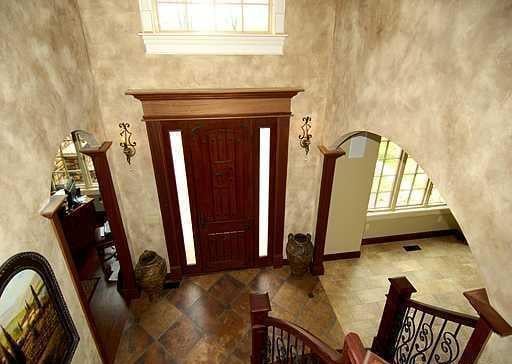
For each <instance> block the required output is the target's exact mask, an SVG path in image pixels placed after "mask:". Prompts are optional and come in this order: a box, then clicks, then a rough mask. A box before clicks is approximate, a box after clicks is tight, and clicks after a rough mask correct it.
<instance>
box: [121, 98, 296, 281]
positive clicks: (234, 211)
mask: <svg viewBox="0 0 512 364" xmlns="http://www.w3.org/2000/svg"><path fill="white" fill-rule="evenodd" d="M301 91H303V90H302V89H300V88H267V89H251V88H246V89H192V90H128V91H127V92H126V94H127V95H131V96H133V97H135V98H136V99H138V100H140V101H141V103H142V108H143V112H144V116H143V121H145V122H146V129H147V132H148V139H149V144H150V149H151V156H152V160H153V169H154V172H155V180H156V184H157V190H158V198H159V202H160V210H161V214H162V221H163V225H164V234H165V240H166V244H167V251H168V255H169V262H170V276H171V278H172V279H175V280H179V279H181V277H182V275H183V274H195V273H203V272H207V271H212V270H222V269H233V268H237V267H238V268H244V267H249V266H262V265H274V266H276V267H279V266H281V265H282V264H283V243H284V239H283V236H284V231H283V230H284V211H285V195H286V175H287V164H288V136H289V123H290V115H291V98H292V97H294V96H295V95H297V93H299V92H301ZM261 128H265V129H268V130H269V132H270V135H271V136H270V157H269V158H270V164H269V169H270V170H269V199H268V206H269V207H268V253H267V255H264V256H260V255H259V253H258V234H259V232H258V229H259V225H258V224H259V222H258V221H259V220H258V211H259V210H258V209H259V207H258V203H257V202H258V196H259V194H258V193H259V179H258V176H259V148H260V139H259V135H260V132H259V131H258V130H259V129H261ZM174 131H179V132H180V133H181V134H180V135H181V138H182V144H183V152H184V162H185V170H186V174H187V176H186V179H187V180H186V183H187V185H188V189H189V200H190V201H189V202H190V215H191V220H192V229H193V235H194V244H195V254H196V264H188V265H187V260H186V251H185V244H184V239H183V231H182V226H181V217H180V211H179V202H178V195H177V188H176V176H175V172H174V164H173V151H172V148H171V143H170V132H174ZM235 172H236V173H235ZM212 181H213V182H212ZM198 184H199V185H198ZM240 186H242V188H240ZM226 191H227V192H226ZM218 199H220V200H223V199H224V200H225V201H228V202H229V204H228V205H226V204H224V205H222V206H221V207H222V208H221V209H220V210H219V209H217V207H218V206H217V205H215V204H216V203H217V202H218ZM241 201H244V202H243V203H242V202H241ZM219 206H220V205H219ZM233 206H234V207H233ZM221 210H222V211H221ZM227 216H229V218H228V217H227ZM243 242H246V244H247V246H242V245H243ZM239 247H241V248H239ZM240 249H242V250H244V249H246V250H247V252H244V251H242V252H240V251H239V250H240Z"/></svg>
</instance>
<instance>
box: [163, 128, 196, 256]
mask: <svg viewBox="0 0 512 364" xmlns="http://www.w3.org/2000/svg"><path fill="white" fill-rule="evenodd" d="M169 138H170V141H171V152H172V163H173V165H174V177H175V179H176V191H177V192H178V205H179V210H180V219H181V230H182V232H183V243H184V245H185V257H186V261H187V265H194V264H196V251H195V243H194V233H193V230H192V217H191V213H190V200H189V196H188V183H187V172H186V169H185V156H184V154H183V140H182V137H181V131H171V132H169Z"/></svg>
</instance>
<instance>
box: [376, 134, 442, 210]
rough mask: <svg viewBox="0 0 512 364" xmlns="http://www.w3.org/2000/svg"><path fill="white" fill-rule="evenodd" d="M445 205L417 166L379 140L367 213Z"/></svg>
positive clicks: (386, 141)
mask: <svg viewBox="0 0 512 364" xmlns="http://www.w3.org/2000/svg"><path fill="white" fill-rule="evenodd" d="M444 204H445V202H444V200H443V198H442V197H441V195H440V194H439V191H438V190H437V189H436V188H435V186H434V184H433V183H432V181H431V180H430V178H428V176H427V175H426V173H425V171H424V170H423V169H422V168H421V167H420V166H419V165H418V163H416V161H415V160H414V159H413V158H412V157H411V156H410V155H409V154H408V153H407V152H405V151H404V150H402V149H401V148H400V147H399V146H398V145H396V144H395V143H393V142H392V141H390V140H388V139H386V138H382V139H381V142H380V146H379V154H378V156H377V163H376V164H375V173H374V176H373V183H372V190H371V193H370V200H369V201H368V211H369V212H373V211H387V210H390V211H393V210H397V209H411V208H421V207H429V206H440V205H444Z"/></svg>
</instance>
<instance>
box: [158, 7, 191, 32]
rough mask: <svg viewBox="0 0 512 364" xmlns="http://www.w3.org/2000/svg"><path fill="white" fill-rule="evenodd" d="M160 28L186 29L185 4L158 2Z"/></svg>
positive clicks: (164, 29)
mask: <svg viewBox="0 0 512 364" xmlns="http://www.w3.org/2000/svg"><path fill="white" fill-rule="evenodd" d="M158 21H159V25H160V30H163V31H166V30H171V31H176V30H182V31H184V30H187V9H186V5H185V4H172V3H160V2H159V3H158Z"/></svg>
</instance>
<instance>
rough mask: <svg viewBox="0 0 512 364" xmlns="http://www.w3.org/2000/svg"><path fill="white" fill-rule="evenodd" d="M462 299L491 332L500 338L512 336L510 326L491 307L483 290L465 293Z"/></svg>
mask: <svg viewBox="0 0 512 364" xmlns="http://www.w3.org/2000/svg"><path fill="white" fill-rule="evenodd" d="M464 297H466V298H467V300H468V301H469V303H470V304H471V306H473V308H474V309H475V311H476V312H478V314H479V315H480V317H482V318H483V319H484V320H485V321H486V322H487V324H488V325H489V326H490V327H491V328H492V331H494V332H495V333H497V334H498V335H500V336H502V337H505V336H509V335H512V326H511V325H510V324H509V323H508V322H507V321H505V319H504V318H503V317H502V316H501V315H500V314H499V313H498V311H496V309H494V307H492V306H491V303H490V302H489V297H488V296H487V291H486V290H485V288H480V289H475V290H472V291H466V292H464Z"/></svg>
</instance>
